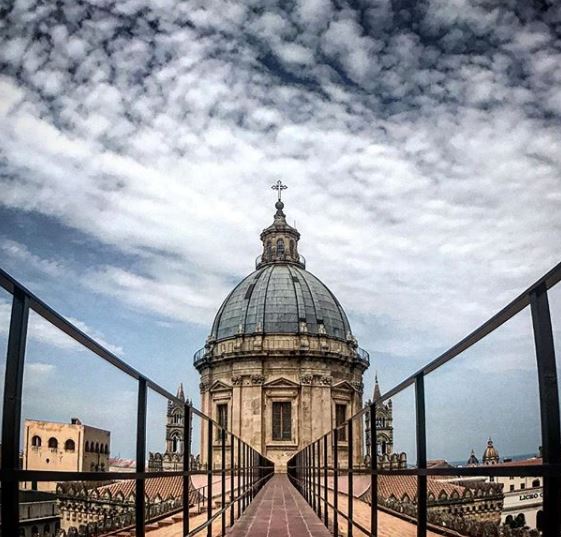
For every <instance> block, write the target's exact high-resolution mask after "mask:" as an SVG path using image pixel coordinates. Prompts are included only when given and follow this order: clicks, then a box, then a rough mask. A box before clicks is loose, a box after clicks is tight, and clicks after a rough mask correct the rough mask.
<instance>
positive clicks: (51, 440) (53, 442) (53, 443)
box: [49, 436, 58, 449]
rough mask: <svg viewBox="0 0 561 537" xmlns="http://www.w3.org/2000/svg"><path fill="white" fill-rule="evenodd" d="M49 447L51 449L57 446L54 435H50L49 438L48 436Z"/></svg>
mask: <svg viewBox="0 0 561 537" xmlns="http://www.w3.org/2000/svg"><path fill="white" fill-rule="evenodd" d="M49 447H50V448H51V449H57V448H58V440H57V439H56V438H55V437H54V436H51V438H49Z"/></svg>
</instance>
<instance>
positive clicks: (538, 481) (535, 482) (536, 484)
mask: <svg viewBox="0 0 561 537" xmlns="http://www.w3.org/2000/svg"><path fill="white" fill-rule="evenodd" d="M539 486H540V480H539V479H534V480H533V481H532V487H539Z"/></svg>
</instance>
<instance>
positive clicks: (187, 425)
mask: <svg viewBox="0 0 561 537" xmlns="http://www.w3.org/2000/svg"><path fill="white" fill-rule="evenodd" d="M183 415H184V418H183V472H184V473H183V535H189V507H190V505H189V504H190V500H191V498H190V490H189V487H190V484H191V420H192V412H191V405H188V404H185V406H184V411H183Z"/></svg>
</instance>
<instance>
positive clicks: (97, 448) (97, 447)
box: [95, 442, 99, 453]
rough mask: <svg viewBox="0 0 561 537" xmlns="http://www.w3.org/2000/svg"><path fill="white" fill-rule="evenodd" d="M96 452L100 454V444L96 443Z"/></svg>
mask: <svg viewBox="0 0 561 537" xmlns="http://www.w3.org/2000/svg"><path fill="white" fill-rule="evenodd" d="M95 452H96V453H99V442H96V443H95Z"/></svg>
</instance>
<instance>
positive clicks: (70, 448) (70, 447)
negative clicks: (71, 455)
mask: <svg viewBox="0 0 561 537" xmlns="http://www.w3.org/2000/svg"><path fill="white" fill-rule="evenodd" d="M75 449H76V444H74V440H72V439H70V438H69V439H68V440H67V441H66V442H64V450H65V451H74V450H75Z"/></svg>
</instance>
